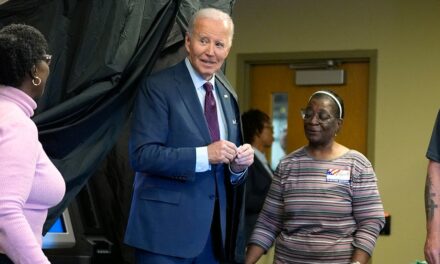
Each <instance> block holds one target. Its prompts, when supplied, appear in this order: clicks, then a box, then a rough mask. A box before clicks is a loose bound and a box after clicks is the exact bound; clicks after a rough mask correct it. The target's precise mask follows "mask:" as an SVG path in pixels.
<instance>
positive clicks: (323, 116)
mask: <svg viewBox="0 0 440 264" xmlns="http://www.w3.org/2000/svg"><path fill="white" fill-rule="evenodd" d="M315 115H316V116H317V121H318V123H319V124H324V123H327V122H329V121H330V120H332V119H333V118H335V117H334V116H332V115H331V114H330V113H329V112H327V111H319V112H318V113H315V112H313V110H312V109H301V117H302V119H303V120H304V121H307V122H310V121H312V119H313V118H314V117H315Z"/></svg>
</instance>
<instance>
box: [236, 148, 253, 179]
mask: <svg viewBox="0 0 440 264" xmlns="http://www.w3.org/2000/svg"><path fill="white" fill-rule="evenodd" d="M252 163H254V149H253V148H252V146H251V145H249V144H244V145H242V146H240V147H238V148H237V155H236V157H235V159H234V160H233V161H232V163H231V170H232V171H233V172H235V173H240V172H242V171H244V170H245V169H247V168H248V167H249V166H251V165H252Z"/></svg>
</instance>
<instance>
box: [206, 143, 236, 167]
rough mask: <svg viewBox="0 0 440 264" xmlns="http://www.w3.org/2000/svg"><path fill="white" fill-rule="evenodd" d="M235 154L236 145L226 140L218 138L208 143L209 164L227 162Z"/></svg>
mask: <svg viewBox="0 0 440 264" xmlns="http://www.w3.org/2000/svg"><path fill="white" fill-rule="evenodd" d="M236 155H237V146H235V144H234V143H232V142H230V141H227V140H219V141H216V142H214V143H211V144H210V145H208V160H209V163H210V164H219V163H226V164H229V163H231V161H233V160H234V158H235V156H236Z"/></svg>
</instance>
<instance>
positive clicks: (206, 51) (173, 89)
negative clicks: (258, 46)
mask: <svg viewBox="0 0 440 264" xmlns="http://www.w3.org/2000/svg"><path fill="white" fill-rule="evenodd" d="M233 32H234V29H233V22H232V19H231V17H230V16H229V15H228V14H226V13H224V12H222V11H220V10H217V9H213V8H205V9H201V10H199V11H197V12H196V13H195V14H194V16H193V17H192V19H191V20H190V21H189V28H188V32H187V34H186V37H185V48H186V50H187V52H188V56H187V58H186V59H184V60H183V61H182V62H180V63H178V64H177V65H175V66H173V67H171V68H168V69H165V70H163V71H161V72H159V73H156V74H154V75H152V76H149V77H147V79H146V80H144V82H143V83H142V85H141V87H140V91H139V95H138V99H137V103H136V107H135V110H134V116H133V120H132V124H133V125H132V130H131V136H130V142H129V152H130V160H131V164H132V167H133V168H134V170H135V171H136V175H135V181H134V193H133V199H132V204H131V210H130V215H129V220H128V225H127V229H126V234H125V243H126V244H128V245H130V246H132V247H134V248H135V258H136V263H139V264H142V263H144V264H147V263H148V264H150V263H155V264H162V263H203V264H210V263H219V262H220V261H225V262H229V261H230V262H233V261H235V260H236V259H234V253H237V251H236V248H239V247H240V245H235V244H236V242H237V241H238V236H239V235H240V232H239V231H238V228H239V221H240V217H241V216H243V214H244V212H243V211H244V208H242V203H243V202H241V200H242V199H243V188H240V186H241V185H242V184H243V182H244V181H245V178H246V171H247V168H248V167H249V166H250V165H251V164H252V163H253V158H254V151H253V149H252V147H251V146H250V145H249V144H243V145H242V135H241V128H240V125H241V124H240V112H239V109H238V103H237V99H236V94H235V92H234V91H233V90H232V88H231V87H230V85H229V84H228V82H227V81H226V79H224V78H223V76H222V74H221V72H219V70H220V68H221V66H222V64H223V62H224V60H225V59H226V57H227V56H228V53H229V50H230V48H231V45H232V37H233ZM242 248H243V250H242V252H241V254H242V255H244V245H243V247H242ZM238 253H240V252H238ZM242 258H244V256H242Z"/></svg>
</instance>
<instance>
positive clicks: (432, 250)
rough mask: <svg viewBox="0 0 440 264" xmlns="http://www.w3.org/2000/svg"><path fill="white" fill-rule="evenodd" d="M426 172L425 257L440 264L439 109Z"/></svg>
mask: <svg viewBox="0 0 440 264" xmlns="http://www.w3.org/2000/svg"><path fill="white" fill-rule="evenodd" d="M426 157H427V158H428V173H427V175H426V184H425V209H426V241H425V258H426V260H427V261H428V263H429V264H440V211H439V209H438V206H439V204H440V111H439V112H438V114H437V119H436V121H435V125H434V129H433V131H432V135H431V140H430V142H429V146H428V151H427V152H426Z"/></svg>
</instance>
